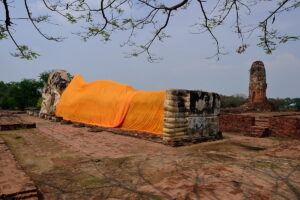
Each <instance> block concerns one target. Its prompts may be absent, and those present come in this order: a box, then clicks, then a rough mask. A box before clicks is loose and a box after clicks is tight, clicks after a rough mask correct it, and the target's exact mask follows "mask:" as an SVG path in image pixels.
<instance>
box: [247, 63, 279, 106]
mask: <svg viewBox="0 0 300 200" xmlns="http://www.w3.org/2000/svg"><path fill="white" fill-rule="evenodd" d="M266 90H267V81H266V69H265V66H264V63H263V62H262V61H255V62H253V63H252V66H251V68H250V78H249V97H248V100H247V103H246V104H244V105H243V106H242V108H243V109H245V110H246V111H274V110H275V108H274V106H273V104H272V103H270V102H269V101H268V99H267V95H266Z"/></svg>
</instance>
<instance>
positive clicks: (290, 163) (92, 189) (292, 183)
mask: <svg viewBox="0 0 300 200" xmlns="http://www.w3.org/2000/svg"><path fill="white" fill-rule="evenodd" d="M22 117H23V118H26V119H27V120H30V121H32V122H36V123H37V128H36V129H24V130H16V131H2V132H0V137H1V138H2V139H3V141H5V143H6V144H7V145H8V147H9V149H10V151H11V152H12V153H13V154H14V156H15V157H16V159H17V161H18V163H19V165H20V166H21V167H22V168H23V169H24V171H25V172H26V174H27V175H28V176H29V177H30V178H31V180H32V181H33V182H34V184H35V185H36V186H37V187H38V188H39V189H40V191H41V193H42V194H43V197H44V199H46V200H48V199H51V200H52V199H59V200H61V199H66V200H75V199H78V200H79V199H80V200H85V199H88V200H104V199H110V200H116V199H122V200H123V199H128V200H131V199H132V200H136V199H142V200H147V199H153V200H159V199H167V200H171V199H172V200H175V199H176V200H181V199H182V200H184V199H186V200H189V199H195V200H198V199H201V200H202V199H207V200H212V199H220V200H224V199H229V200H234V199H251V200H267V199H288V200H292V199H295V200H299V199H300V141H299V140H291V139H279V138H252V137H245V136H241V135H237V134H234V133H223V135H224V136H225V138H224V139H223V140H219V141H213V142H205V143H200V144H194V145H190V146H183V147H176V148H174V147H170V146H165V145H162V144H159V143H154V142H150V141H146V140H142V139H138V138H133V137H128V136H121V135H116V134H112V133H109V132H104V131H103V132H88V128H75V127H72V125H61V124H59V123H56V122H49V121H45V120H42V119H38V118H35V117H29V116H25V115H22Z"/></svg>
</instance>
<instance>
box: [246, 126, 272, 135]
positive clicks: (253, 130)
mask: <svg viewBox="0 0 300 200" xmlns="http://www.w3.org/2000/svg"><path fill="white" fill-rule="evenodd" d="M244 135H245V136H251V137H267V136H269V135H270V130H269V128H267V127H262V126H251V127H250V128H249V129H248V131H247V132H246V133H245V134H244Z"/></svg>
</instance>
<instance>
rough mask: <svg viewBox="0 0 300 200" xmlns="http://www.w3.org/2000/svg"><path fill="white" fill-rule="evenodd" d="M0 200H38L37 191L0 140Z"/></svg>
mask: <svg viewBox="0 0 300 200" xmlns="http://www.w3.org/2000/svg"><path fill="white" fill-rule="evenodd" d="M0 199H3V200H6V199H9V200H13V199H27V200H38V199H39V198H38V190H37V188H36V187H35V185H34V184H33V182H32V181H31V180H30V178H29V177H28V176H27V175H26V174H25V173H24V172H23V170H22V169H21V168H20V167H19V166H18V164H17V163H16V161H15V158H14V156H13V155H12V154H11V153H10V151H9V149H8V147H7V146H6V144H5V143H4V142H3V141H2V140H1V139H0Z"/></svg>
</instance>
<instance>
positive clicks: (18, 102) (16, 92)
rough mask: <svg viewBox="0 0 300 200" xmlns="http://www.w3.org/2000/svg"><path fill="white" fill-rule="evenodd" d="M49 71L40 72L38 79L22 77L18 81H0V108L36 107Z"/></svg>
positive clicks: (22, 108) (21, 108)
mask: <svg viewBox="0 0 300 200" xmlns="http://www.w3.org/2000/svg"><path fill="white" fill-rule="evenodd" d="M49 74H50V72H43V73H40V75H39V77H38V79H23V80H22V81H20V82H9V83H4V82H3V81H0V109H20V110H24V109H25V108H27V107H37V106H39V105H38V101H41V95H42V94H41V93H42V89H43V86H44V84H45V83H46V82H47V80H48V77H49Z"/></svg>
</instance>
